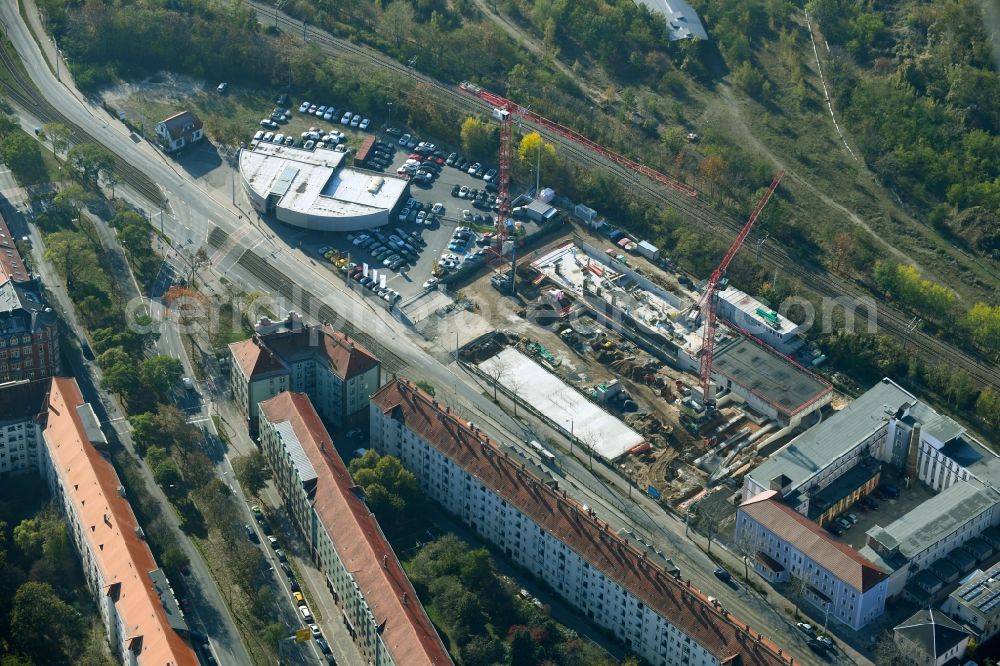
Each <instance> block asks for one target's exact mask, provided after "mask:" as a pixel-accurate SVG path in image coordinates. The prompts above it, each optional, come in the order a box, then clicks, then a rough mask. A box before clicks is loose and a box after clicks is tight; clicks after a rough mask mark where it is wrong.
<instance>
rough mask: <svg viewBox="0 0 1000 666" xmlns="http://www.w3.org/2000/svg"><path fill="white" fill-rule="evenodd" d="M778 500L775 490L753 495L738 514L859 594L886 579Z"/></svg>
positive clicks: (859, 557)
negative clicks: (755, 523) (744, 516)
mask: <svg viewBox="0 0 1000 666" xmlns="http://www.w3.org/2000/svg"><path fill="white" fill-rule="evenodd" d="M777 496H778V492H777V491H775V490H768V491H765V492H763V493H760V494H759V495H755V496H754V497H751V498H750V499H749V500H747V501H746V502H744V503H743V504H741V505H740V511H742V512H743V513H745V514H747V515H748V516H750V517H751V518H753V519H754V520H755V521H757V522H758V523H760V524H761V525H762V526H763V527H765V528H766V529H768V530H770V531H771V532H773V533H774V534H775V535H777V536H778V537H779V538H781V539H784V540H785V541H787V542H788V543H790V544H792V545H793V546H795V547H796V548H798V549H799V550H800V551H801V552H802V553H803V554H805V555H806V557H808V558H809V559H811V560H812V561H814V562H816V564H818V565H820V566H821V567H823V568H824V569H826V570H827V571H829V572H830V573H831V574H833V575H834V576H836V577H837V578H839V579H840V580H842V581H844V582H845V583H847V584H848V585H850V586H851V587H853V588H854V589H856V590H858V591H860V592H862V593H863V592H867V591H868V590H870V589H871V588H873V587H875V586H876V585H878V584H879V583H881V582H882V581H883V580H885V579H886V578H887V574H885V573H884V572H883V571H882V570H881V569H879V568H878V567H876V566H875V565H874V564H872V563H871V562H869V561H868V560H866V559H865V558H864V557H862V556H861V555H860V554H859V553H858V552H857V551H855V550H854V549H853V548H851V547H850V546H848V545H846V544H843V543H840V542H839V541H835V540H834V539H832V538H831V537H830V535H828V534H827V533H826V530H824V529H823V528H822V527H820V526H819V525H817V524H816V523H814V522H813V521H811V520H809V519H808V518H806V517H805V516H803V515H802V514H801V513H799V512H798V511H796V510H795V509H793V508H792V507H790V506H788V505H787V504H782V503H781V502H780V501H778V499H777Z"/></svg>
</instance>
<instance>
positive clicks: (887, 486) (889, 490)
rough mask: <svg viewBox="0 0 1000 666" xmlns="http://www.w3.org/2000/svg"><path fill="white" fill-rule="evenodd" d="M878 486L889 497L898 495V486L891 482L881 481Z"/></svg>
mask: <svg viewBox="0 0 1000 666" xmlns="http://www.w3.org/2000/svg"><path fill="white" fill-rule="evenodd" d="M879 488H880V489H881V490H882V492H883V493H885V494H886V495H887V496H888V497H891V498H893V499H895V498H897V497H899V488H897V487H896V486H894V485H893V484H891V483H883V484H882V485H880V486H879Z"/></svg>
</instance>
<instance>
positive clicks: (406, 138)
mask: <svg viewBox="0 0 1000 666" xmlns="http://www.w3.org/2000/svg"><path fill="white" fill-rule="evenodd" d="M409 142H410V135H409V134H404V135H403V136H401V137H399V141H398V143H399V145H401V146H405V145H406V144H408V143H409Z"/></svg>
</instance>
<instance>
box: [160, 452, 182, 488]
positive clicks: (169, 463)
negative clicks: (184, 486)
mask: <svg viewBox="0 0 1000 666" xmlns="http://www.w3.org/2000/svg"><path fill="white" fill-rule="evenodd" d="M153 478H154V479H155V480H156V483H157V484H159V486H160V487H161V488H163V489H165V490H169V489H170V488H171V487H176V486H179V485H180V484H181V483H182V482H183V479H182V478H181V473H180V472H179V471H178V470H177V465H175V464H174V461H173V460H170V459H167V460H163V461H161V462H160V464H159V465H157V466H156V469H154V470H153Z"/></svg>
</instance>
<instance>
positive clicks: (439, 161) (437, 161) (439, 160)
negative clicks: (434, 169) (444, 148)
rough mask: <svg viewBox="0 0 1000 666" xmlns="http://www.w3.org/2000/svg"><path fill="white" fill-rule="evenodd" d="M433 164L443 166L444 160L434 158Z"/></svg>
mask: <svg viewBox="0 0 1000 666" xmlns="http://www.w3.org/2000/svg"><path fill="white" fill-rule="evenodd" d="M434 163H435V164H437V165H438V166H444V159H443V158H441V157H435V158H434Z"/></svg>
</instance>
